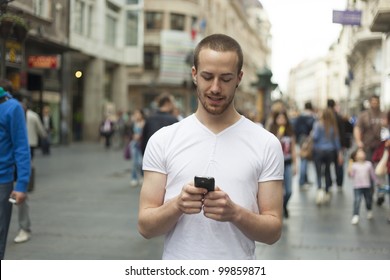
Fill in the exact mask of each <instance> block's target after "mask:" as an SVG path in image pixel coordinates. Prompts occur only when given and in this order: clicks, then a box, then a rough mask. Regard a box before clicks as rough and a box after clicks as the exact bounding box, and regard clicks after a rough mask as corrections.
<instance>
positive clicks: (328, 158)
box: [313, 108, 343, 205]
mask: <svg viewBox="0 0 390 280" xmlns="http://www.w3.org/2000/svg"><path fill="white" fill-rule="evenodd" d="M313 140H314V151H313V159H314V165H315V167H316V175H317V188H318V191H317V197H316V203H317V205H321V204H323V203H328V202H330V198H331V197H330V196H331V194H330V192H329V190H330V187H331V186H332V177H331V172H330V166H331V164H332V162H335V161H336V160H338V162H339V164H342V162H343V155H342V153H341V144H340V138H339V135H338V128H337V123H336V119H335V116H334V113H333V111H332V110H331V109H329V108H326V109H324V110H322V112H321V113H320V115H319V119H318V121H316V122H315V123H314V126H313ZM336 157H337V159H336ZM322 174H324V177H325V178H324V179H325V191H324V189H323V188H322V179H323V175H322Z"/></svg>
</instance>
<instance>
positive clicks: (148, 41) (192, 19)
mask: <svg viewBox="0 0 390 280" xmlns="http://www.w3.org/2000/svg"><path fill="white" fill-rule="evenodd" d="M144 11H145V14H144V17H145V23H144V24H145V25H144V30H145V33H144V34H145V35H144V54H143V57H144V64H143V67H130V68H129V75H128V77H129V84H128V92H129V100H131V103H130V104H129V108H130V109H131V110H133V109H135V108H152V107H153V100H154V99H155V97H156V96H157V95H159V94H160V93H161V92H170V93H171V94H173V95H174V96H175V98H176V101H177V105H178V107H179V108H180V110H181V113H182V114H183V115H188V114H190V113H192V112H194V111H195V109H196V106H197V98H196V96H195V94H194V86H193V84H192V79H191V66H192V59H193V56H192V51H193V49H194V48H195V46H196V44H197V43H198V42H199V41H200V40H201V39H202V38H204V37H205V36H207V35H210V34H212V33H224V34H227V35H231V36H232V37H234V38H235V39H236V40H237V41H238V42H239V43H240V44H241V46H242V48H243V51H244V58H245V59H244V66H243V71H244V79H243V81H242V83H241V84H240V87H239V88H238V94H237V99H236V105H237V107H238V108H239V109H240V110H241V111H243V112H244V111H245V112H247V111H252V110H254V111H256V109H257V108H256V106H255V104H256V99H257V98H258V92H257V90H256V89H255V88H254V87H252V86H251V83H252V82H254V81H255V79H256V71H257V70H258V69H260V68H262V67H264V66H266V65H268V64H269V62H270V57H271V48H270V23H269V20H268V18H267V15H266V13H265V11H264V9H263V7H262V6H261V4H260V2H258V1H227V0H213V1H210V0H172V1H169V5H167V4H166V2H165V1H159V0H145V6H144Z"/></svg>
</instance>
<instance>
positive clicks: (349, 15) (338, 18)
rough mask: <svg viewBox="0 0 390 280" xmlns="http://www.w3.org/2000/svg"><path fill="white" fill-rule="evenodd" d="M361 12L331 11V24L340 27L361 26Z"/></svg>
mask: <svg viewBox="0 0 390 280" xmlns="http://www.w3.org/2000/svg"><path fill="white" fill-rule="evenodd" d="M361 19H362V11H356V10H346V11H336V10H334V11H333V21H332V22H333V23H340V24H342V25H359V26H360V25H361Z"/></svg>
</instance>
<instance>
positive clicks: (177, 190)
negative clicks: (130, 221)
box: [138, 34, 284, 259]
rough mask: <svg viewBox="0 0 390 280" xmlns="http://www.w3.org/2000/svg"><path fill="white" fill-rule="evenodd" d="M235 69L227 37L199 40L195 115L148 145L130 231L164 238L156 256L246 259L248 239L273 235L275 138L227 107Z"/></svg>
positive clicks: (278, 220)
mask: <svg viewBox="0 0 390 280" xmlns="http://www.w3.org/2000/svg"><path fill="white" fill-rule="evenodd" d="M242 65H243V53H242V50H241V47H240V45H239V44H238V42H237V41H236V40H234V39H233V38H231V37H229V36H226V35H223V34H213V35H210V36H207V37H205V38H204V39H203V40H202V41H200V43H199V44H198V45H197V47H196V49H195V52H194V64H193V67H192V78H193V82H194V84H195V85H196V94H197V98H198V108H197V110H196V112H195V113H194V114H192V115H190V116H188V117H186V118H185V119H183V120H181V121H180V122H177V123H174V124H172V125H170V126H167V127H164V128H162V129H160V130H159V131H157V132H156V133H154V134H153V135H152V137H151V138H150V139H149V141H148V144H147V147H146V151H145V154H144V161H143V170H144V181H143V185H142V189H141V193H140V204H139V216H138V229H139V232H140V233H141V234H142V235H143V236H144V237H146V238H151V237H154V236H159V235H165V245H164V253H163V259H254V258H255V247H256V246H255V241H258V242H263V243H267V244H272V243H274V242H276V241H277V240H278V239H279V238H280V235H281V229H282V200H283V171H284V170H283V166H284V158H283V152H282V148H281V145H280V142H279V140H278V139H277V138H276V137H275V135H273V134H272V133H270V132H269V131H266V130H265V129H264V128H262V127H260V126H259V125H256V124H255V123H253V122H252V121H250V120H248V119H247V118H245V117H244V116H242V115H240V114H239V113H238V112H237V110H236V109H235V106H234V97H235V92H236V88H237V87H238V86H239V84H240V82H241V79H242V76H243V72H242ZM195 176H205V177H201V178H198V180H199V182H198V180H196V181H197V182H194V181H195V179H194V177H195Z"/></svg>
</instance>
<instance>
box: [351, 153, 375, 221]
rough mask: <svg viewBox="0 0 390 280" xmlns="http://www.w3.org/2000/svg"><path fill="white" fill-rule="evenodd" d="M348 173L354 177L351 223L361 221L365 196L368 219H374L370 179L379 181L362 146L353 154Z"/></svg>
mask: <svg viewBox="0 0 390 280" xmlns="http://www.w3.org/2000/svg"><path fill="white" fill-rule="evenodd" d="M348 175H349V176H350V177H351V178H352V179H353V192H354V203H353V217H352V220H351V223H352V224H353V225H356V224H358V223H359V217H360V216H359V212H360V203H361V199H362V196H364V199H365V202H366V208H367V219H369V220H370V219H372V217H373V216H372V195H371V190H370V188H371V183H370V179H371V180H372V181H374V182H376V183H379V181H378V179H377V177H376V175H375V172H374V168H373V165H372V163H371V162H370V161H368V160H367V158H366V153H365V152H364V150H363V149H362V148H358V149H357V150H355V151H354V152H352V154H351V161H350V164H349V167H348Z"/></svg>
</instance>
